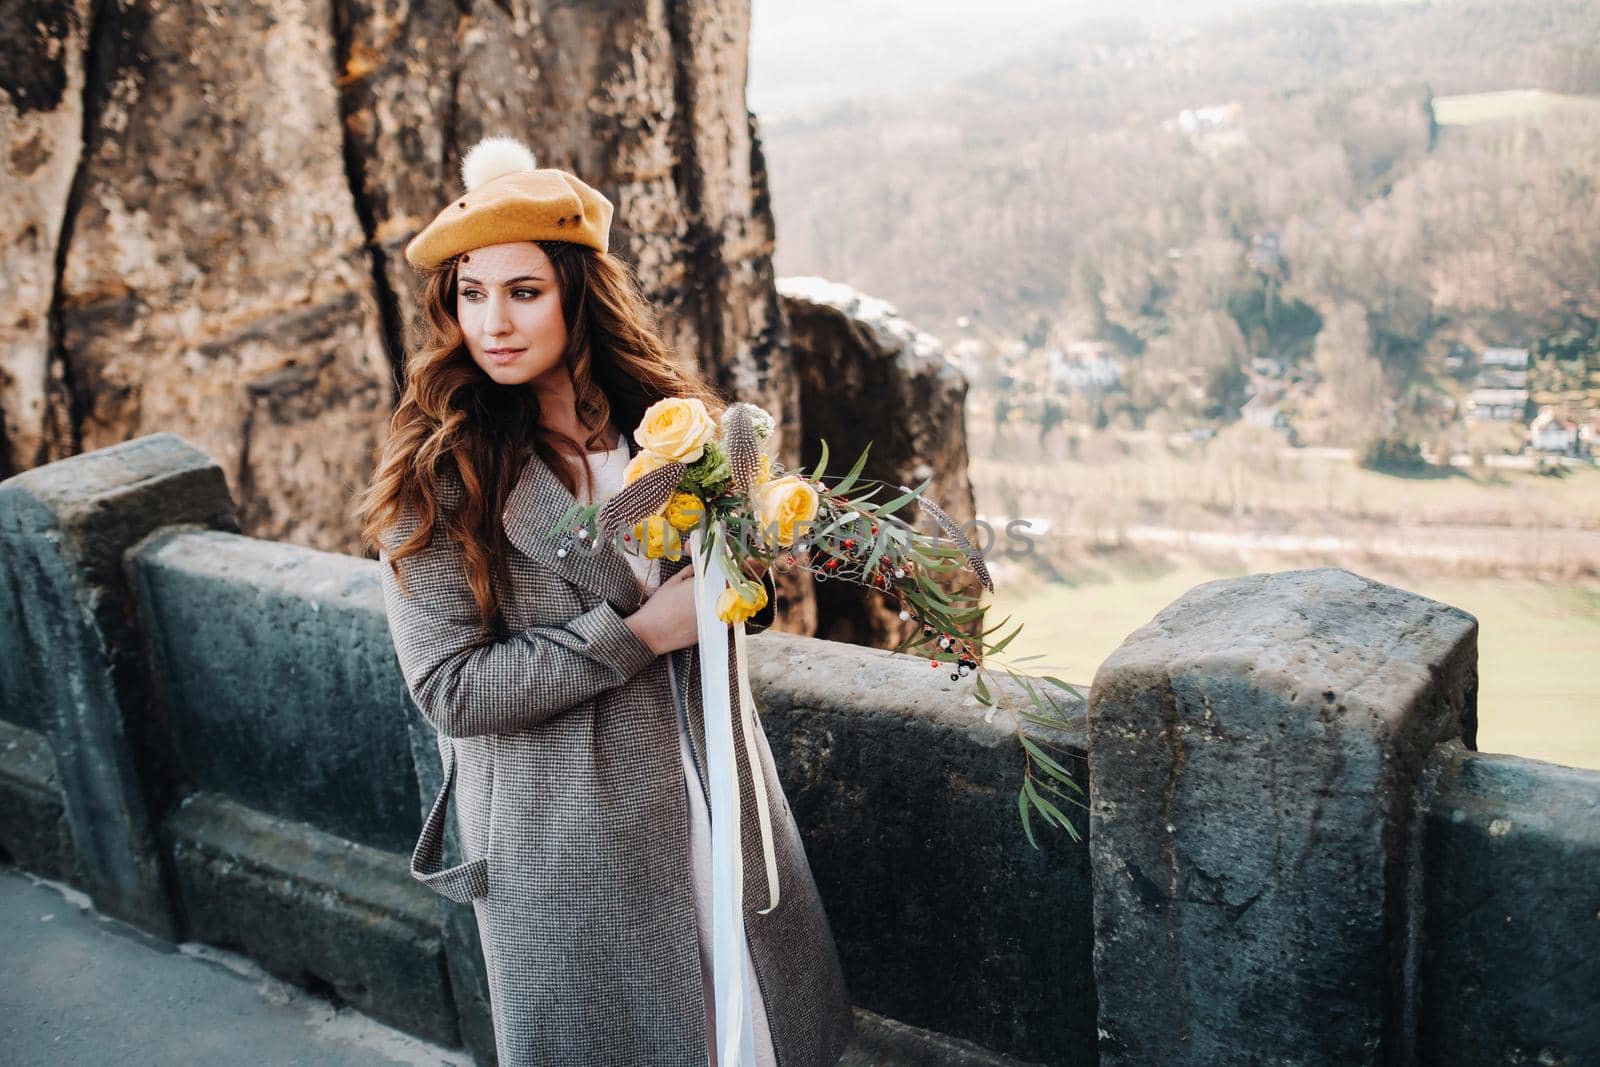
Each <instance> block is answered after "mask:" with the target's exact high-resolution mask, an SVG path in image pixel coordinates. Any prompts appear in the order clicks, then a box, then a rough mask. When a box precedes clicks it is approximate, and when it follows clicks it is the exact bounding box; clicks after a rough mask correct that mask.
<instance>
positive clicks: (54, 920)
mask: <svg viewBox="0 0 1600 1067" xmlns="http://www.w3.org/2000/svg"><path fill="white" fill-rule="evenodd" d="M0 944H4V945H5V946H6V950H5V957H4V959H5V963H4V966H3V967H0V1050H3V1051H0V1064H5V1065H7V1067H9V1065H12V1064H17V1065H28V1067H33V1065H44V1064H48V1065H49V1067H77V1065H83V1067H104V1065H106V1064H112V1063H114V1064H118V1065H122V1067H135V1065H143V1064H154V1063H163V1064H165V1063H203V1064H207V1065H216V1067H228V1065H231V1064H248V1065H250V1067H311V1065H315V1067H358V1065H359V1067H375V1065H379V1064H405V1065H427V1067H435V1065H441V1067H472V1058H471V1056H469V1055H468V1054H467V1053H466V1052H465V1051H463V1050H461V1049H447V1048H441V1047H439V1046H437V1045H431V1044H428V1043H427V1042H425V1041H420V1040H418V1039H417V1038H414V1037H411V1036H409V1035H407V1034H403V1033H401V1032H400V1031H398V1030H395V1029H393V1028H391V1027H388V1026H384V1025H383V1024H382V1023H379V1022H376V1021H374V1020H373V1019H371V1018H369V1017H367V1016H365V1015H362V1014H361V1013H360V1012H357V1011H354V1010H352V1009H350V1008H347V1007H342V1006H339V1005H336V1004H335V1003H333V1002H332V1001H330V1000H327V999H324V998H322V997H319V996H316V995H314V994H312V993H308V992H306V991H305V990H302V989H298V988H296V987H294V986H292V985H289V984H288V983H286V982H281V981H279V980H278V979H276V978H273V977H272V976H271V975H269V974H267V973H266V972H264V971H263V970H261V968H260V967H258V966H256V965H255V964H254V963H252V962H251V961H250V960H248V959H246V958H244V957H243V956H239V955H236V954H234V953H231V952H224V951H221V950H219V949H215V948H212V947H210V946H208V945H199V944H194V943H192V942H190V943H185V944H181V945H173V944H171V943H169V942H166V941H162V940H161V939H159V938H154V937H151V936H149V935H148V934H145V933H143V932H141V931H139V930H136V929H134V928H133V927H131V926H128V925H127V924H125V923H122V922H118V921H117V920H115V919H108V918H105V917H104V916H102V915H100V914H99V913H97V912H96V911H95V910H94V909H93V907H92V906H91V905H90V903H89V899H88V898H87V897H86V896H84V895H83V894H82V893H79V892H78V891H77V890H75V889H72V888H70V887H69V886H64V885H61V884H60V883H58V882H49V881H45V880H44V879H41V878H37V877H35V876H34V875H31V874H28V873H27V872H26V871H22V870H19V869H17V868H15V867H8V866H0ZM911 1064H917V1065H919V1067H1033V1065H1024V1064H1021V1063H1020V1062H1019V1061H1016V1060H1012V1059H1007V1058H1006V1057H1003V1056H997V1055H995V1054H993V1053H991V1052H988V1051H987V1050H985V1049H982V1048H979V1047H978V1046H976V1045H973V1044H970V1043H968V1042H965V1041H959V1040H956V1039H954V1038H948V1037H943V1036H941V1035H938V1034H930V1033H928V1032H927V1031H924V1030H918V1029H915V1028H913V1027H909V1026H905V1025H904V1024H901V1023H897V1022H895V1021H893V1020H891V1019H884V1018H882V1017H880V1016H877V1015H874V1014H872V1013H871V1012H867V1011H862V1010H861V1009H859V1008H858V1009H857V1010H856V1040H855V1041H854V1042H853V1043H852V1044H851V1045H850V1047H849V1048H848V1049H846V1050H845V1053H844V1056H843V1057H842V1058H841V1059H840V1060H839V1064H838V1067H909V1065H911Z"/></svg>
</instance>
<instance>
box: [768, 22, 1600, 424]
mask: <svg viewBox="0 0 1600 1067" xmlns="http://www.w3.org/2000/svg"><path fill="white" fill-rule="evenodd" d="M1506 90H1537V91H1538V92H1528V93H1523V94H1521V95H1515V96H1493V97H1476V96H1469V95H1467V94H1479V93H1498V92H1502V91H1506ZM763 137H764V141H765V144H766V149H767V157H768V166H769V170H770V172H771V180H772V187H773V201H774V207H775V212H776V215H777V223H778V267H779V270H780V272H781V273H785V274H797V273H803V274H821V275H825V276H827V277H829V278H833V279H836V280H839V281H844V282H848V283H850V284H852V285H855V286H857V287H859V288H861V289H864V290H866V291H868V292H871V293H873V294H875V295H878V296H881V297H884V298H886V299H888V300H890V301H892V302H894V303H895V304H897V305H898V306H899V308H900V310H901V311H902V313H904V314H905V315H907V316H908V317H910V318H911V319H913V320H914V321H916V322H917V323H918V324H919V325H921V326H923V327H924V328H926V329H929V330H930V331H932V332H934V333H936V334H939V335H940V336H942V337H944V338H945V339H946V340H947V341H951V342H954V341H956V340H958V339H961V338H963V337H973V338H980V339H985V340H987V341H990V342H994V341H1000V340H1003V339H1016V338H1027V339H1029V340H1030V341H1032V342H1033V343H1034V344H1036V345H1044V344H1051V345H1066V344H1068V343H1070V342H1073V341H1082V340H1091V339H1099V340H1102V341H1106V342H1109V343H1110V344H1111V346H1112V350H1113V351H1115V352H1116V353H1117V354H1118V355H1119V356H1120V357H1121V359H1122V360H1123V361H1124V364H1125V370H1124V372H1123V374H1122V378H1121V381H1120V384H1119V385H1118V387H1116V388H1114V389H1112V390H1110V391H1109V392H1108V393H1106V394H1105V395H1104V396H1102V397H1100V398H1099V399H1097V400H1096V401H1095V404H1096V408H1095V412H1094V414H1095V417H1096V418H1097V420H1099V421H1102V422H1104V421H1106V420H1113V421H1115V422H1116V423H1118V424H1126V425H1132V426H1144V425H1146V424H1147V422H1148V421H1149V420H1150V419H1151V418H1152V417H1154V416H1156V415H1157V413H1160V420H1159V421H1160V422H1161V423H1162V424H1168V423H1172V422H1176V423H1177V424H1179V425H1184V424H1196V423H1199V422H1205V421H1223V422H1225V421H1228V420H1230V419H1232V418H1234V417H1236V416H1237V414H1238V411H1239V408H1240V406H1241V405H1242V404H1243V403H1244V401H1245V399H1246V397H1247V396H1249V395H1250V394H1251V393H1252V392H1256V391H1259V390H1260V388H1261V386H1262V384H1263V383H1264V382H1266V381H1276V382H1278V383H1280V384H1281V387H1282V392H1283V396H1284V400H1285V402H1286V403H1287V404H1289V405H1290V406H1291V407H1293V408H1294V410H1295V413H1296V416H1297V418H1298V420H1299V422H1300V425H1301V426H1302V428H1303V429H1304V430H1305V431H1306V437H1307V439H1310V440H1323V441H1327V442H1330V443H1356V442H1358V441H1360V440H1362V439H1364V438H1367V437H1370V436H1371V435H1372V434H1374V433H1379V432H1386V431H1389V430H1394V429H1399V430H1401V431H1403V432H1405V433H1407V434H1409V435H1412V436H1414V437H1416V438H1418V439H1424V438H1427V439H1433V438H1434V437H1437V436H1438V435H1440V434H1443V433H1444V432H1445V430H1446V429H1447V428H1448V427H1450V426H1451V425H1453V424H1455V423H1456V422H1458V420H1459V414H1458V405H1457V400H1458V398H1459V396H1460V395H1461V393H1462V392H1463V390H1464V388H1465V386H1466V383H1465V379H1464V378H1463V377H1462V376H1461V375H1462V367H1463V366H1465V367H1466V368H1467V369H1468V370H1470V369H1471V361H1470V356H1469V358H1468V359H1467V360H1466V361H1465V362H1463V360H1462V359H1461V356H1462V354H1463V353H1468V354H1470V353H1472V352H1476V351H1478V350H1480V349H1481V348H1482V347H1483V346H1488V345H1518V346H1523V347H1528V348H1530V349H1531V350H1532V351H1533V353H1534V357H1535V369H1534V374H1535V379H1536V381H1535V383H1534V384H1535V386H1536V387H1537V386H1538V385H1540V384H1541V383H1542V384H1543V385H1544V386H1545V387H1547V388H1548V387H1557V386H1560V385H1562V384H1565V385H1567V386H1571V387H1573V388H1577V389H1580V390H1581V389H1582V387H1583V386H1585V385H1586V384H1587V383H1589V382H1590V381H1591V380H1592V378H1593V376H1594V375H1596V374H1600V195H1597V192H1600V190H1597V182H1600V6H1597V5H1595V4H1593V3H1586V2H1578V0H1538V2H1529V3H1495V4H1479V3H1444V4H1432V5H1399V4H1385V5H1370V6H1369V5H1336V6H1321V7H1308V8H1283V9H1276V10H1272V11H1269V12H1264V13H1256V14H1252V15H1248V16H1241V17H1235V18H1228V19H1221V20H1216V21H1212V22H1208V23H1205V24H1203V25H1200V26H1198V27H1194V28H1189V29H1185V30H1183V31H1181V32H1176V33H1168V34H1161V35H1157V34H1153V33H1151V32H1148V31H1146V30H1145V29H1143V28H1142V27H1141V26H1139V25H1137V24H1132V23H1119V22H1099V23H1093V24H1088V25H1085V26H1083V27H1081V28H1080V29H1079V30H1077V31H1075V32H1073V33H1070V34H1067V35H1065V36H1063V37H1061V38H1058V39H1055V40H1052V41H1049V42H1045V43H1042V44H1041V45H1040V47H1039V48H1038V49H1037V51H1035V52H1034V53H1032V54H1031V55H1028V56H1026V57H1024V58H1022V59H1020V60H1019V61H1017V62H1015V63H1011V64H1007V65H1005V66H1002V67H999V68H996V69H993V70H990V71H988V72H986V73H984V74H983V75H981V76H977V77H973V78H969V79H965V80H962V81H960V82H957V83H954V84H951V85H950V86H948V87H947V88H943V89H941V90H939V91H937V92H929V93H921V94H917V95H912V96H900V97H896V98H891V99H875V100H870V101H857V102H854V103H852V104H850V105H848V106H840V107H835V108H831V109H829V110H827V111H826V112H823V113H818V114H814V115H811V116H808V117H805V118H803V119H790V120H786V121H783V122H779V123H775V124H772V125H770V126H766V127H764V129H763ZM1452 355H1454V356H1455V357H1456V358H1455V359H1451V358H1450V357H1452Z"/></svg>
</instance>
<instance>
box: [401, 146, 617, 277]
mask: <svg viewBox="0 0 1600 1067" xmlns="http://www.w3.org/2000/svg"><path fill="white" fill-rule="evenodd" d="M461 181H462V184H463V185H465V186H466V192H464V193H461V194H460V195H458V196H457V197H456V198H455V199H454V200H453V201H452V202H451V203H449V204H446V205H445V206H444V207H443V208H442V209H441V210H440V211H439V213H438V214H437V215H435V216H434V219H433V221H432V222H430V223H428V225H426V226H424V227H423V228H422V231H421V232H420V233H418V234H417V235H416V236H415V237H413V238H412V239H411V240H410V241H408V242H407V243H406V262H408V263H410V264H411V265H412V266H413V267H415V268H416V269H417V270H419V271H429V270H433V269H434V268H436V267H438V266H440V265H441V264H443V263H445V262H446V261H447V260H449V259H451V258H452V257H454V256H458V255H460V254H462V253H464V252H468V251H471V250H472V249H474V248H482V247H484V246H485V245H494V244H504V243H507V242H511V241H565V242H567V243H569V244H579V245H586V246H587V247H589V248H592V249H594V250H595V251H597V252H605V251H607V250H608V249H609V247H610V243H611V216H612V206H611V201H610V200H607V199H606V197H605V194H603V193H601V192H600V190H598V189H596V188H594V187H593V186H591V185H589V184H588V183H587V182H585V181H584V180H583V179H581V178H579V177H578V176H577V175H575V174H571V173H569V172H567V171H565V170H561V169H559V168H557V167H545V168H542V169H541V168H540V167H539V166H538V163H537V161H536V160H535V159H534V155H533V152H532V150H531V149H529V148H528V146H527V145H525V144H523V143H522V142H521V141H519V140H517V139H516V138H515V137H485V138H484V139H483V140H481V141H479V142H478V143H477V144H475V145H473V146H472V148H471V149H470V150H469V151H468V152H467V154H466V155H465V156H464V157H463V158H462V160H461Z"/></svg>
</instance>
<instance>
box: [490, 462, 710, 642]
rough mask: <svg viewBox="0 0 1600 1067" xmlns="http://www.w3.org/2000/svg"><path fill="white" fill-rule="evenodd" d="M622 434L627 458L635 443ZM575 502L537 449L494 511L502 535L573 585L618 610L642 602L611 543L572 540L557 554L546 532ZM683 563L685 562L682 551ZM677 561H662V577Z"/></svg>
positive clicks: (638, 588)
mask: <svg viewBox="0 0 1600 1067" xmlns="http://www.w3.org/2000/svg"><path fill="white" fill-rule="evenodd" d="M622 438H623V440H624V441H626V442H627V444H628V457H629V458H630V459H631V458H632V457H633V456H634V455H636V454H637V451H638V445H637V444H635V442H634V440H633V438H632V437H630V436H629V435H627V434H626V433H624V434H623V435H622ZM577 502H578V501H577V499H576V498H575V497H573V495H572V494H571V493H570V492H568V491H567V487H566V486H565V485H562V484H561V479H559V478H557V477H556V476H555V472H554V471H552V470H551V469H550V468H549V467H547V466H546V465H545V462H544V460H542V459H540V458H539V456H538V454H537V453H535V454H534V455H531V456H529V457H528V462H527V463H526V464H525V465H524V466H523V468H522V473H521V474H520V475H519V476H518V478H517V484H516V485H515V486H513V487H512V490H511V493H510V495H508V496H507V497H506V506H505V508H504V509H503V510H502V511H501V513H500V519H501V522H503V523H504V524H505V531H506V539H507V540H508V541H510V542H511V543H512V544H513V545H514V546H516V547H517V549H519V550H520V551H522V552H523V553H525V554H526V555H528V556H529V557H530V558H532V559H536V560H538V561H539V562H540V563H543V564H545V565H546V566H547V567H550V568H551V569H552V570H554V571H556V573H558V574H560V575H561V576H562V577H563V578H565V579H567V580H568V581H570V582H572V583H573V584H575V585H581V586H583V587H584V588H585V589H588V590H590V591H592V592H594V593H598V594H599V595H600V596H603V597H605V598H606V600H608V601H610V602H611V604H612V605H613V606H614V607H615V608H617V610H618V611H620V612H622V613H624V614H630V613H632V612H634V611H637V610H638V609H639V605H640V604H642V603H643V602H644V587H643V586H641V585H640V584H639V578H638V575H636V574H634V572H633V568H632V567H631V566H629V565H628V560H627V558H626V557H625V556H624V555H623V554H622V552H621V551H619V550H618V549H617V548H616V547H615V546H614V545H609V544H608V545H602V546H594V545H592V544H591V543H589V542H587V541H574V542H573V544H572V547H571V548H569V549H568V550H567V554H566V555H565V556H562V555H558V554H557V553H558V551H559V549H560V548H561V543H562V539H561V538H552V537H550V536H549V532H550V529H551V528H552V527H553V526H554V525H555V524H556V523H557V522H559V521H560V520H561V516H562V515H565V514H566V513H567V511H568V509H570V508H571V507H572V506H573V505H574V504H576V503H577ZM684 562H687V555H686V556H685V559H684ZM682 565H683V564H682V563H679V564H672V563H669V562H667V561H666V560H663V561H662V567H663V571H662V577H663V579H665V578H667V577H669V576H670V575H671V574H672V573H673V572H674V571H675V570H676V569H678V567H680V566H682Z"/></svg>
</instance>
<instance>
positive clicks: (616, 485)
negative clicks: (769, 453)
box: [578, 438, 778, 1067]
mask: <svg viewBox="0 0 1600 1067" xmlns="http://www.w3.org/2000/svg"><path fill="white" fill-rule="evenodd" d="M588 464H589V471H590V476H591V477H592V479H593V484H594V492H595V494H596V497H598V498H599V499H604V498H605V497H608V496H610V495H611V494H612V493H615V492H616V491H617V490H618V489H621V488H622V484H623V483H622V472H623V469H624V468H625V467H627V465H628V445H627V442H625V441H623V440H621V439H620V438H619V439H618V441H617V447H616V448H614V449H612V450H611V451H610V452H590V453H589V454H588ZM578 488H579V496H578V499H579V500H580V501H582V502H584V503H588V502H590V501H591V500H593V499H596V497H591V496H590V495H589V494H587V493H585V492H584V491H583V489H584V487H583V486H579V487H578ZM626 559H627V561H628V565H629V566H630V567H632V568H633V571H634V573H635V574H637V575H638V576H639V582H640V585H641V586H642V587H643V588H644V590H645V596H646V597H648V596H649V595H650V594H651V593H652V592H654V591H655V590H656V588H657V587H659V586H660V585H661V568H660V566H659V564H658V561H656V560H653V559H646V558H645V557H644V556H643V555H640V554H637V553H628V554H627V555H626ZM678 753H679V755H680V756H681V757H682V761H683V776H684V791H685V793H687V795H688V799H689V880H690V883H691V884H692V887H693V892H694V902H695V927H696V930H697V932H698V934H699V941H700V977H701V980H702V982H701V984H702V986H703V988H704V990H705V1011H706V1047H707V1049H709V1054H708V1057H707V1061H708V1063H709V1065H710V1067H717V1052H718V1050H717V1047H716V1046H717V1017H716V1006H715V1004H714V1003H713V997H712V992H713V983H712V976H711V955H712V950H711V813H710V811H709V810H708V808H707V806H706V797H705V793H704V792H703V791H702V790H701V788H700V778H699V776H698V775H697V774H696V773H695V769H694V756H693V755H692V754H691V751H690V748H689V731H688V729H687V728H686V726H685V725H684V722H683V720H682V718H680V719H679V720H678ZM744 968H745V988H746V989H748V990H749V991H750V1009H751V1016H752V1018H751V1019H750V1020H749V1023H750V1025H751V1026H752V1027H753V1031H754V1035H755V1043H756V1064H757V1067H777V1064H778V1056H777V1053H776V1052H774V1051H773V1048H772V1034H771V1031H770V1030H768V1028H767V1013H766V1005H765V1003H763V1001H762V999H761V987H760V986H759V985H758V984H757V983H756V975H755V963H754V962H753V961H752V960H751V958H750V944H749V942H748V941H746V943H745V947H744Z"/></svg>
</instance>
